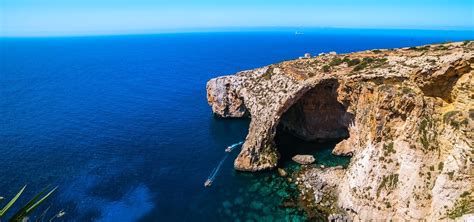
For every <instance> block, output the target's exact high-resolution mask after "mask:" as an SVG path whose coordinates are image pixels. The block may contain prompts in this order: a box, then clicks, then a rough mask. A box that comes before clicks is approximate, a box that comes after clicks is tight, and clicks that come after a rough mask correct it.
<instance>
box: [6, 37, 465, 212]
mask: <svg viewBox="0 0 474 222" xmlns="http://www.w3.org/2000/svg"><path fill="white" fill-rule="evenodd" d="M472 38H473V36H472V33H470V32H448V31H441V32H437V31H377V30H372V31H370V30H332V29H321V30H313V31H305V35H294V32H293V31H288V32H287V31H275V32H243V33H188V34H162V35H143V36H110V37H77V38H72V37H71V38H36V39H33V38H31V39H30V38H7V39H5V38H3V39H0V53H1V54H0V56H1V58H0V116H1V118H0V179H1V180H0V195H2V196H6V197H7V198H8V197H11V196H12V195H14V194H15V193H16V192H17V191H18V190H19V189H20V188H21V187H22V186H23V185H24V184H28V189H27V192H26V195H25V197H24V198H22V199H21V200H20V201H23V202H25V201H27V199H28V198H26V197H27V196H28V197H30V196H32V195H33V194H34V193H35V192H37V191H39V190H40V189H41V188H43V187H44V186H45V185H47V184H52V185H58V186H59V189H58V191H57V192H56V193H55V195H54V196H53V198H52V199H50V200H49V201H48V203H47V204H45V205H44V206H43V207H47V206H51V210H50V212H51V215H50V216H52V214H53V212H57V211H59V210H61V209H64V210H65V211H66V213H67V214H66V216H65V217H64V220H66V221H136V220H142V221H201V220H206V221H222V220H226V221H227V220H231V219H234V218H240V219H241V220H245V219H256V218H266V220H268V221H271V220H285V218H286V219H288V218H287V217H298V218H303V219H304V215H303V214H302V212H300V211H298V210H297V209H292V208H286V209H285V208H280V207H279V205H280V203H281V200H283V199H284V198H286V197H287V196H288V195H290V194H292V192H294V187H290V186H289V185H288V184H286V183H285V182H284V180H283V179H282V178H280V177H277V176H275V173H274V172H264V173H258V174H249V173H241V172H236V171H234V170H233V168H232V165H233V159H234V158H235V156H236V155H237V153H238V149H236V150H234V151H233V152H232V153H231V154H230V156H229V158H228V159H227V160H226V161H225V162H224V163H223V166H222V168H221V170H220V171H219V173H218V174H217V175H216V179H215V181H214V183H213V185H212V187H210V188H208V189H206V188H204V187H203V183H204V181H205V180H206V178H207V177H208V176H209V173H210V172H211V171H212V169H213V168H214V167H215V166H216V165H217V164H218V162H219V161H220V159H221V158H222V157H223V155H225V152H224V149H225V148H226V147H227V146H228V145H229V144H233V143H236V142H238V141H241V140H243V139H244V138H245V135H246V134H247V128H248V124H249V120H246V119H240V120H224V119H218V118H215V117H214V116H213V115H212V114H211V111H210V108H209V106H208V105H207V102H206V92H205V84H206V81H207V80H208V79H210V78H212V77H216V76H219V75H222V74H232V73H234V72H237V71H240V70H245V69H251V68H255V67H260V66H263V65H267V64H270V63H275V62H279V61H282V60H288V59H293V58H297V57H298V56H301V55H303V54H304V53H305V52H311V53H313V54H317V53H320V52H328V51H337V52H339V53H343V52H351V51H357V50H363V49H372V48H393V47H401V46H413V45H420V44H425V43H433V42H442V41H447V40H462V39H472ZM318 146H319V145H318ZM321 146H322V148H324V147H325V148H326V149H315V150H316V151H315V152H316V153H315V154H316V159H317V161H318V163H321V164H324V165H334V164H341V163H342V164H343V163H344V161H342V160H341V159H337V158H334V157H333V156H332V155H330V148H331V144H326V145H324V144H323V145H321ZM281 164H282V165H283V166H285V167H290V168H291V167H296V166H294V165H292V164H291V162H288V161H286V162H285V161H283V162H282V163H281Z"/></svg>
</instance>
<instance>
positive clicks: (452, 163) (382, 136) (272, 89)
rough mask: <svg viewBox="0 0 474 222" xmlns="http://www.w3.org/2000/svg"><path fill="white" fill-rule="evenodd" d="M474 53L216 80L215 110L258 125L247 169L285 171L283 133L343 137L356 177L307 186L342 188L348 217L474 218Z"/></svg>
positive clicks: (287, 68)
mask: <svg viewBox="0 0 474 222" xmlns="http://www.w3.org/2000/svg"><path fill="white" fill-rule="evenodd" d="M473 49H474V42H469V41H465V42H455V43H445V44H436V45H426V46H420V47H411V48H401V49H390V50H370V51H362V52H356V53H350V54H342V55H335V54H323V55H320V56H317V57H314V58H309V59H298V60H292V61H285V62H282V63H279V64H274V65H270V66H267V67H263V68H258V69H254V70H249V71H243V72H239V73H237V74H236V75H231V76H223V77H219V78H215V79H212V80H210V81H209V82H208V84H207V92H208V101H209V104H210V105H211V106H212V109H213V111H214V113H216V115H219V116H222V117H242V116H245V115H247V114H249V115H250V117H251V123H250V128H249V134H248V135H247V138H246V140H245V143H244V145H243V147H242V151H241V152H240V154H239V156H238V157H237V159H236V160H235V163H234V165H235V168H236V169H238V170H245V171H258V170H264V169H271V168H273V167H275V166H276V164H277V160H278V158H279V152H278V148H277V147H276V145H275V143H274V141H273V139H274V137H275V134H276V131H277V128H279V129H283V130H286V131H287V132H290V133H292V134H294V135H295V136H298V137H300V138H302V139H305V140H325V139H336V138H341V139H344V140H342V142H340V143H339V144H337V145H336V147H335V149H334V150H333V153H335V154H339V155H352V156H353V157H352V159H351V162H350V164H349V166H348V167H347V169H343V170H341V172H339V173H329V174H328V173H327V172H325V171H326V170H329V171H331V170H333V169H325V170H316V169H315V170H307V171H305V172H304V173H302V174H301V178H304V181H305V183H307V184H308V186H310V187H311V186H312V185H311V184H314V183H312V182H311V178H315V177H318V178H319V179H318V180H325V178H326V179H327V180H328V181H326V182H327V183H330V184H333V187H334V188H333V189H332V190H333V191H334V194H335V195H336V201H335V202H334V204H335V205H336V206H335V208H337V209H339V210H342V212H343V214H344V215H345V216H348V217H349V218H352V219H362V220H366V219H387V218H392V219H393V218H395V219H397V218H398V219H431V220H435V219H443V218H459V217H464V218H466V217H469V216H471V217H472V216H473V211H474V206H473V195H474V191H473V185H472V184H474V180H473V173H474V170H473V167H472V166H473V153H474V150H473V136H474V135H473V128H474V124H473V119H474V102H473V101H474V91H473V82H474V80H473V74H474V51H473ZM316 158H317V157H316ZM339 170H340V169H339ZM327 175H330V176H327ZM331 175H332V176H331ZM329 180H331V181H332V182H331V181H329ZM334 181H338V182H337V183H334ZM318 184H320V183H318ZM310 190H312V192H316V193H317V190H318V188H312V189H310ZM335 208H334V209H335Z"/></svg>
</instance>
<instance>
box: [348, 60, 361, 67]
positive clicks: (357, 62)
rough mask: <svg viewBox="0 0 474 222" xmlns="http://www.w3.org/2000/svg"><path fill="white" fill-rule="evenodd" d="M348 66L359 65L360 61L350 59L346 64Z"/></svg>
mask: <svg viewBox="0 0 474 222" xmlns="http://www.w3.org/2000/svg"><path fill="white" fill-rule="evenodd" d="M346 63H347V65H348V66H355V65H357V64H359V63H360V59H352V60H349V61H347V62H346Z"/></svg>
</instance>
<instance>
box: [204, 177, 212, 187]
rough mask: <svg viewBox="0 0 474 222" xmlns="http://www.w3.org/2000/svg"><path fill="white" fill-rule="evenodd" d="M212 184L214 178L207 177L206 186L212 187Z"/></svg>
mask: <svg viewBox="0 0 474 222" xmlns="http://www.w3.org/2000/svg"><path fill="white" fill-rule="evenodd" d="M211 185H212V180H210V179H207V180H206V182H204V187H210V186H211Z"/></svg>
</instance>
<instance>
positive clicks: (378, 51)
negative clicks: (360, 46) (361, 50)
mask: <svg viewBox="0 0 474 222" xmlns="http://www.w3.org/2000/svg"><path fill="white" fill-rule="evenodd" d="M372 52H373V53H381V52H382V51H380V50H378V49H374V50H372Z"/></svg>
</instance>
